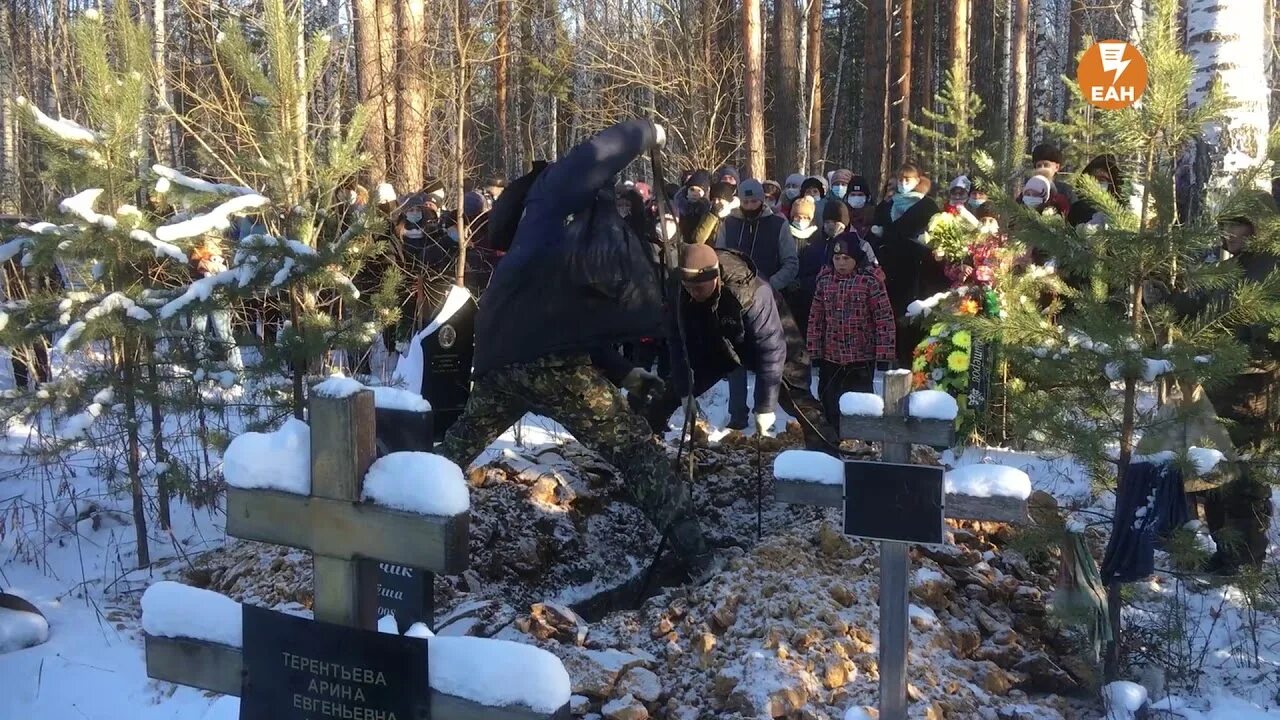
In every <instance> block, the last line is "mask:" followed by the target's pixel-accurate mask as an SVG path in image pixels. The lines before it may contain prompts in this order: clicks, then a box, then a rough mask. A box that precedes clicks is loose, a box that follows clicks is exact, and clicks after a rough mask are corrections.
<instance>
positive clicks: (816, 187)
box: [800, 175, 827, 203]
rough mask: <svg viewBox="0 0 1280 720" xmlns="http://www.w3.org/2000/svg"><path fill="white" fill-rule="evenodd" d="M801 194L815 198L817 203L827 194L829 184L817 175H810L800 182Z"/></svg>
mask: <svg viewBox="0 0 1280 720" xmlns="http://www.w3.org/2000/svg"><path fill="white" fill-rule="evenodd" d="M800 194H801V195H802V196H805V197H811V198H813V201H814V202H815V203H816V202H818V201H819V200H821V199H822V196H823V195H826V194H827V184H826V182H824V181H823V179H822V178H820V177H818V176H817V175H810V176H809V177H807V178H805V179H804V182H803V183H801V184H800Z"/></svg>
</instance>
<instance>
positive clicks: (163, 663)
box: [143, 380, 569, 720]
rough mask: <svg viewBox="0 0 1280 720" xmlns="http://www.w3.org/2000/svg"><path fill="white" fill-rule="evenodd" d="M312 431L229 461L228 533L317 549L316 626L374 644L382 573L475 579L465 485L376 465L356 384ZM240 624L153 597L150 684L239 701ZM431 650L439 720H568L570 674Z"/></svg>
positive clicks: (523, 652) (173, 593)
mask: <svg viewBox="0 0 1280 720" xmlns="http://www.w3.org/2000/svg"><path fill="white" fill-rule="evenodd" d="M309 419H310V422H311V427H310V431H309V433H308V432H307V431H306V426H305V425H302V424H301V423H298V422H297V421H289V422H288V423H286V425H285V427H284V428H282V429H281V430H280V431H277V433H276V434H273V435H279V436H280V437H273V436H263V435H257V434H252V435H253V436H252V437H247V438H245V440H244V441H242V440H241V438H237V441H236V442H237V443H241V446H240V448H239V450H238V451H237V448H236V443H233V446H232V448H229V449H228V452H227V456H228V457H227V460H226V462H225V464H226V466H227V472H226V475H227V482H228V486H229V487H228V491H227V534H228V535H231V536H234V537H239V538H242V539H247V540H256V541H259V542H267V543H275V544H279V545H288V546H290V547H295V548H301V549H307V550H310V551H311V552H312V554H313V562H314V573H313V575H314V583H315V601H314V605H313V611H314V615H315V619H316V620H317V621H323V622H328V623H333V624H337V625H345V626H347V627H355V628H362V629H364V630H368V631H371V632H372V631H376V630H378V629H379V622H378V598H377V589H378V578H379V575H378V563H379V562H386V563H395V564H399V565H405V566H409V567H414V568H422V569H424V570H429V571H432V572H444V573H450V574H456V573H460V572H462V571H464V570H465V569H466V568H467V549H468V544H467V539H468V538H467V534H468V526H469V517H470V500H469V497H468V493H467V486H466V483H465V481H464V480H463V478H462V472H461V470H459V469H458V467H457V466H456V465H454V464H453V463H450V462H448V461H447V460H444V459H443V458H440V457H438V456H435V455H429V454H427V453H392V454H390V455H387V456H385V457H383V458H381V459H378V460H377V461H376V462H375V457H376V450H375V440H374V438H375V425H374V393H373V392H371V391H369V390H368V389H366V388H363V387H362V386H360V385H359V384H358V383H354V382H351V383H348V384H343V383H341V382H334V381H332V380H331V381H329V382H327V383H322V384H321V385H320V386H317V387H316V388H314V389H313V391H312V393H311V400H310V417H309ZM241 437H245V436H241ZM281 445H286V446H287V447H286V448H285V449H284V450H281ZM240 612H241V611H240V606H239V604H237V603H235V602H234V601H232V600H230V599H229V598H226V597H223V596H221V595H219V594H217V593H213V592H209V591H205V590H199V589H196V588H188V587H185V586H181V585H176V584H175V583H160V584H158V585H156V586H153V587H152V588H150V589H148V591H147V594H146V595H144V597H143V627H144V629H145V630H146V633H147V635H146V646H147V675H148V676H150V677H152V678H155V679H157V680H167V681H170V682H175V683H179V684H183V685H191V686H194V687H199V688H202V689H205V690H212V691H214V692H220V693H224V694H229V695H239V694H240V692H241V684H242V681H243V678H242V671H243V669H244V653H243V643H244V642H245V639H244V638H243V637H242V631H241V625H240ZM409 634H413V630H412V629H411V630H410V632H409ZM422 634H423V635H426V634H428V633H426V632H424V633H422ZM249 641H250V642H252V638H250V639H249ZM458 641H464V643H462V644H459V642H458ZM428 651H429V654H430V661H429V663H428V668H427V672H428V675H429V685H430V687H431V688H432V691H433V692H432V694H431V699H430V705H431V709H432V717H433V718H437V719H438V720H443V719H449V720H471V719H472V718H474V719H476V720H479V719H480V718H486V719H488V718H508V719H509V720H524V719H528V720H532V719H533V718H560V717H568V700H569V678H568V674H567V673H566V672H565V671H564V667H563V665H562V664H561V663H560V661H559V660H558V659H557V658H556V657H555V656H554V655H551V654H550V653H547V652H545V651H543V650H540V649H538V648H535V647H531V646H522V645H519V644H517V643H510V642H504V641H499V640H487V639H480V638H432V639H431V640H429V641H428ZM477 663H478V664H479V666H476V665H477ZM468 667H470V669H467V668H468ZM522 678H523V680H522Z"/></svg>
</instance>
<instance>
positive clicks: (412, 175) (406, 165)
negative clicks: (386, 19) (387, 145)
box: [396, 0, 427, 192]
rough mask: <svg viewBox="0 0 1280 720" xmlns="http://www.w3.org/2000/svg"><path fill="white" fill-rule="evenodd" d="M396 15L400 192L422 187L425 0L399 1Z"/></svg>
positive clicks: (425, 130) (397, 129) (424, 153)
mask: <svg viewBox="0 0 1280 720" xmlns="http://www.w3.org/2000/svg"><path fill="white" fill-rule="evenodd" d="M397 8H398V10H399V12H398V15H397V17H396V20H397V30H398V38H397V45H396V90H397V94H396V138H397V140H398V141H399V145H400V147H399V149H398V150H397V153H396V155H397V158H396V159H397V161H398V163H399V165H398V167H397V170H398V172H397V177H396V183H397V184H398V185H400V186H401V189H402V190H403V191H409V192H412V191H416V190H418V189H419V188H421V187H422V184H423V183H422V181H423V168H424V167H425V166H426V161H427V68H426V64H425V62H424V56H425V40H426V36H427V8H426V2H425V0H401V1H400V3H399V4H398V5H397Z"/></svg>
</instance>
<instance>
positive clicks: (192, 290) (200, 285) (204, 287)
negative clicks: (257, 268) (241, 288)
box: [160, 265, 252, 320]
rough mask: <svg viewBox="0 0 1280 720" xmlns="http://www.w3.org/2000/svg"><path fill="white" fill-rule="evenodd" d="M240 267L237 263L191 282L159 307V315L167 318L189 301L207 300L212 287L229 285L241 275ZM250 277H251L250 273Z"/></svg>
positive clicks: (184, 306)
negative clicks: (179, 293)
mask: <svg viewBox="0 0 1280 720" xmlns="http://www.w3.org/2000/svg"><path fill="white" fill-rule="evenodd" d="M241 267H242V266H239V265H237V266H236V267H233V268H230V269H228V270H223V271H222V272H219V273H214V274H213V275H208V276H205V277H202V278H200V279H199V280H196V281H194V282H192V283H191V284H190V285H188V286H187V289H186V290H184V291H183V293H182V294H181V295H179V296H178V297H176V298H174V299H173V300H170V301H169V302H167V303H165V305H164V306H163V307H161V308H160V317H161V318H163V319H165V320H168V319H169V318H171V317H173V316H174V315H176V314H177V313H180V312H182V310H183V309H184V308H186V307H187V306H188V305H190V304H191V303H194V302H204V301H206V300H208V299H209V298H210V297H211V296H212V295H213V290H214V288H216V287H218V286H220V285H230V284H231V283H233V282H235V281H237V280H238V279H239V278H240V275H241ZM250 277H252V275H251V276H250ZM240 284H241V285H243V284H244V283H243V282H241V283H240Z"/></svg>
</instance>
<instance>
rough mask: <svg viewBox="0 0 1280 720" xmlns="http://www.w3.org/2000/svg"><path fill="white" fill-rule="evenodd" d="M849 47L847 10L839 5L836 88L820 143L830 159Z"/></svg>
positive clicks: (843, 4)
mask: <svg viewBox="0 0 1280 720" xmlns="http://www.w3.org/2000/svg"><path fill="white" fill-rule="evenodd" d="M848 47H849V8H848V7H847V5H846V4H845V3H841V4H840V47H839V48H838V49H837V55H836V87H835V91H834V92H832V94H831V114H830V118H831V120H830V122H828V123H827V137H826V139H825V140H823V141H822V157H823V158H824V159H826V158H829V157H831V137H832V136H833V135H835V134H836V118H837V117H838V116H839V115H840V96H841V93H842V92H843V91H844V63H845V59H846V57H847V51H848Z"/></svg>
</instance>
